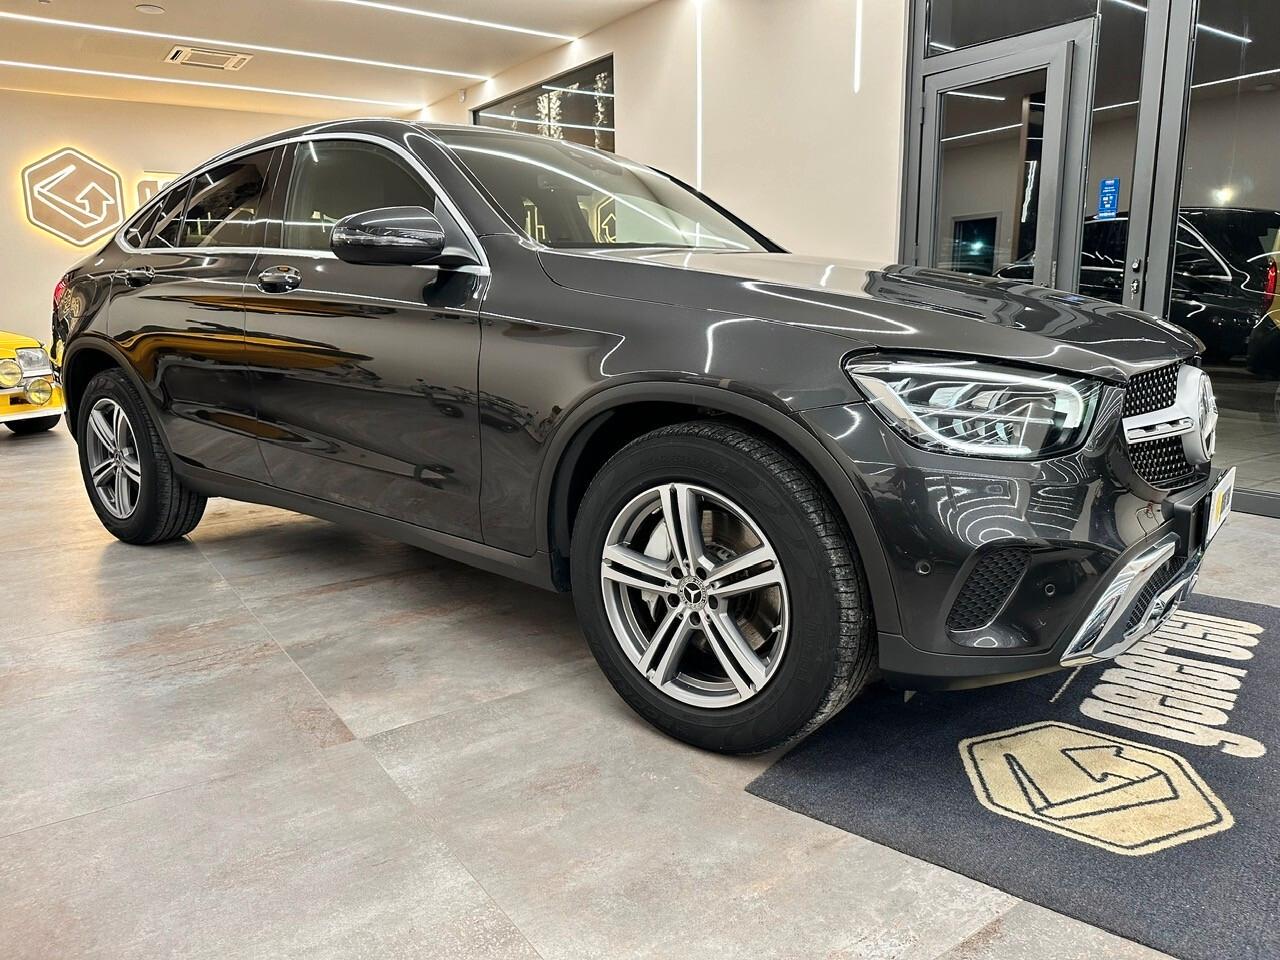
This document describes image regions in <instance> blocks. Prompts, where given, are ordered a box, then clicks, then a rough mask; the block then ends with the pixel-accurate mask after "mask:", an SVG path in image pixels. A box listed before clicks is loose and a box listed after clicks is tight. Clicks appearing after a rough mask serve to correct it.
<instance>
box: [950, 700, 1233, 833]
mask: <svg viewBox="0 0 1280 960" xmlns="http://www.w3.org/2000/svg"><path fill="white" fill-rule="evenodd" d="M960 756H961V759H962V760H963V762H964V767H965V772H966V773H968V774H969V780H970V782H971V783H972V784H973V789H974V792H975V793H976V794H977V795H978V800H979V802H981V803H982V805H983V806H984V807H986V808H987V809H988V810H990V811H991V812H993V813H998V814H1000V815H1001V816H1005V817H1009V818H1011V819H1013V820H1021V821H1022V822H1023V823H1029V824H1031V825H1032V826H1035V827H1040V828H1041V829H1042V830H1049V831H1052V832H1053V833H1058V834H1061V835H1063V836H1067V837H1071V838H1072V839H1073V840H1080V841H1082V842H1084V843H1088V844H1092V845H1093V846H1097V847H1102V848H1103V849H1104V850H1110V851H1111V852H1112V853H1119V854H1124V855H1126V856H1140V855H1142V854H1147V853H1154V852H1155V851H1157V850H1164V849H1165V848H1166V847H1172V846H1176V845H1177V844H1180V843H1186V842H1188V841H1190V840H1195V839H1197V838H1199V837H1205V836H1208V835H1210V834H1213V833H1218V832H1220V831H1222V830H1229V829H1231V827H1232V825H1233V823H1234V822H1235V821H1234V820H1233V819H1232V816H1231V812H1230V811H1229V810H1227V808H1226V806H1224V805H1223V803H1222V801H1221V800H1219V799H1218V797H1217V796H1216V795H1215V794H1214V792H1213V791H1212V790H1210V789H1209V786H1208V784H1206V783H1205V782H1204V781H1203V780H1202V779H1200V776H1199V775H1198V774H1197V773H1196V772H1195V770H1193V769H1192V768H1191V764H1189V763H1188V762H1187V761H1186V760H1184V759H1183V758H1182V757H1180V756H1178V755H1177V754H1175V753H1170V752H1169V751H1167V750H1161V749H1159V748H1157V747H1148V746H1144V745H1143V744H1140V743H1134V742H1133V741H1131V740H1122V739H1120V738H1119V737H1112V736H1107V735H1104V734H1101V733H1097V732H1095V731H1093V730H1082V729H1081V728H1080V727H1073V726H1071V725H1070V724H1066V723H1058V722H1056V721H1045V722H1043V723H1033V724H1029V725H1028V726H1025V727H1017V728H1016V729H1013V730H1004V731H1001V732H1000V733H993V734H990V735H988V736H985V737H974V738H972V739H969V740H964V741H962V742H961V744H960Z"/></svg>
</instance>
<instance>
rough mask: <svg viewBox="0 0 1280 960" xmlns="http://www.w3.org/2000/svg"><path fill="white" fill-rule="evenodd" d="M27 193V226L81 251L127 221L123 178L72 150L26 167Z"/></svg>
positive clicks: (60, 151) (25, 193)
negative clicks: (32, 225)
mask: <svg viewBox="0 0 1280 960" xmlns="http://www.w3.org/2000/svg"><path fill="white" fill-rule="evenodd" d="M22 193H23V198H24V199H25V200H26V204H27V219H28V220H30V221H31V222H32V223H33V224H35V225H36V226H37V227H40V228H41V229H42V230H47V231H49V232H50V233H52V234H53V235H54V236H56V237H61V238H62V239H63V240H66V241H67V242H68V243H72V244H75V245H76V246H77V247H83V246H85V245H86V244H88V243H91V242H92V241H94V240H96V239H97V238H98V237H101V236H102V235H103V234H105V233H109V232H110V231H112V230H114V229H115V228H116V227H118V226H120V224H121V223H122V222H123V220H124V203H123V190H122V188H121V186H120V175H119V174H118V173H116V172H115V171H114V170H112V169H110V168H108V167H104V166H103V165H102V164H100V163H98V161H96V160H94V159H93V158H92V157H88V156H85V155H84V154H83V153H81V152H80V151H79V150H76V149H73V148H72V147H64V148H63V149H61V150H59V151H57V152H56V153H53V154H50V155H49V156H47V157H45V158H44V159H43V160H37V161H36V162H35V163H33V164H31V165H30V166H28V167H25V168H24V169H23V171H22Z"/></svg>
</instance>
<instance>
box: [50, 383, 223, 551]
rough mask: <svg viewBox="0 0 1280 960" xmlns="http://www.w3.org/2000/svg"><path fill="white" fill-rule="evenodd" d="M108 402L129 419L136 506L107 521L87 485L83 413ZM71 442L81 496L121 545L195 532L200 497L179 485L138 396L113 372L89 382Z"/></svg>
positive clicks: (203, 500) (86, 427)
mask: <svg viewBox="0 0 1280 960" xmlns="http://www.w3.org/2000/svg"><path fill="white" fill-rule="evenodd" d="M104 397H105V398H110V399H112V400H114V401H115V402H116V403H117V404H119V405H120V407H121V408H122V409H123V410H124V412H125V414H126V416H127V417H128V419H129V427H130V429H132V431H133V436H134V440H135V442H136V444H137V451H138V464H139V467H140V473H141V482H140V484H139V493H138V499H137V505H136V506H135V508H134V510H133V512H132V513H131V514H130V515H129V516H128V517H126V518H125V519H119V518H117V517H115V516H113V515H112V514H111V513H110V512H109V511H108V510H107V508H106V507H105V505H104V504H103V502H102V500H101V495H100V494H99V492H98V491H97V490H96V489H95V488H94V486H93V484H92V483H91V482H90V479H89V476H90V471H89V464H88V442H87V438H88V435H89V433H88V431H89V430H91V429H92V428H91V427H90V425H89V414H90V412H91V411H92V410H93V406H94V404H95V403H97V402H98V401H99V400H101V399H103V398H104ZM76 437H77V439H78V440H79V445H80V473H81V476H82V477H83V479H84V485H85V491H86V492H87V493H88V495H89V502H90V503H91V504H93V509H94V512H95V513H97V515H98V519H99V520H101V521H102V525H103V526H104V527H106V528H107V530H108V531H109V532H110V533H111V534H112V536H114V537H116V538H117V539H120V540H123V541H124V542H125V543H136V544H151V543H164V542H165V541H168V540H176V539H178V538H179V537H184V536H186V535H187V534H188V533H190V532H191V531H192V530H194V529H195V528H196V524H198V523H199V522H200V518H201V517H202V516H204V507H205V503H206V502H207V500H206V498H205V497H203V496H201V495H200V494H198V493H195V492H194V491H192V490H189V489H188V488H187V487H186V486H184V485H183V483H182V481H181V480H179V479H178V478H177V476H176V475H175V474H174V472H173V464H172V463H171V462H170V460H169V454H168V451H166V450H165V448H164V443H163V442H162V441H161V439H160V433H159V431H157V430H156V425H155V422H154V421H153V420H152V419H151V414H150V413H149V412H148V411H147V408H146V405H145V404H144V403H143V401H142V397H140V396H139V395H138V391H137V390H136V389H135V388H134V386H133V384H132V383H131V382H130V381H129V378H128V377H127V376H125V375H124V373H122V372H121V371H119V370H104V371H103V372H102V373H99V374H97V375H96V376H95V377H94V378H93V379H92V380H90V381H89V383H88V386H86V387H85V390H84V395H83V397H82V398H81V400H80V407H79V411H78V413H77V418H76Z"/></svg>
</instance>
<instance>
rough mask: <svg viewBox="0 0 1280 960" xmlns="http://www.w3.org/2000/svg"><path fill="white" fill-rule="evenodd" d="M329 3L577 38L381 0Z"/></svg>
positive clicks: (515, 31) (346, 0)
mask: <svg viewBox="0 0 1280 960" xmlns="http://www.w3.org/2000/svg"><path fill="white" fill-rule="evenodd" d="M327 2H328V3H346V4H349V5H351V6H353V7H368V8H370V9H372V10H385V11H387V12H388V13H407V14H409V15H410V16H414V17H426V18H427V19H429V20H445V21H448V22H449V23H461V24H465V25H466V26H469V27H485V28H486V29H489V30H505V31H507V32H508V33H523V34H527V35H528V36H532V37H546V38H548V39H550V40H564V41H566V42H568V41H570V40H577V39H578V38H577V37H571V36H569V35H568V34H565V33H552V32H551V31H549V30H534V29H532V28H531V27H517V26H515V25H514V24H510V23H496V22H495V21H493V20H475V19H473V18H471V17H459V16H456V15H455V14H452V13H437V12H435V11H434V10H418V9H416V8H414V7H402V6H399V5H398V4H394V3H382V2H381V0H327Z"/></svg>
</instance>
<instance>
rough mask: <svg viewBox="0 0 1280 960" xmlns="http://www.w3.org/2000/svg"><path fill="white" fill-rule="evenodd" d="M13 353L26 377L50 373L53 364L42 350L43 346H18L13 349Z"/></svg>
mask: <svg viewBox="0 0 1280 960" xmlns="http://www.w3.org/2000/svg"><path fill="white" fill-rule="evenodd" d="M13 355H14V356H15V357H17V358H18V365H19V366H20V367H22V372H23V373H24V374H26V375H27V376H28V377H32V376H36V375H39V374H45V373H50V372H51V371H52V370H53V364H51V363H50V362H49V355H48V354H47V353H45V352H44V347H19V348H18V349H17V350H15V351H13Z"/></svg>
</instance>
